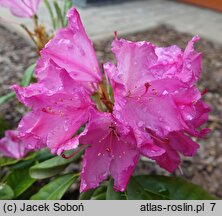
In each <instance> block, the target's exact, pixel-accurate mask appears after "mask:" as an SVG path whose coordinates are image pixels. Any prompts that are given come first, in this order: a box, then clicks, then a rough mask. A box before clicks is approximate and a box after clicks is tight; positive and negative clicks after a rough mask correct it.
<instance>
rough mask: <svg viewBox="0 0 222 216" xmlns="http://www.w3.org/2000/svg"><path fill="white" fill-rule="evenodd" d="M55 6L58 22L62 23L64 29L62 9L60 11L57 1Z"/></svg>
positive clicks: (54, 2)
mask: <svg viewBox="0 0 222 216" xmlns="http://www.w3.org/2000/svg"><path fill="white" fill-rule="evenodd" d="M53 4H54V7H55V10H56V14H57V18H58V21H59V22H60V23H61V27H63V16H62V12H61V9H60V7H59V5H58V3H57V1H55V0H54V1H53Z"/></svg>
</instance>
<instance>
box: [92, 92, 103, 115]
mask: <svg viewBox="0 0 222 216" xmlns="http://www.w3.org/2000/svg"><path fill="white" fill-rule="evenodd" d="M94 96H95V100H96V104H97V105H98V108H99V111H101V112H103V111H104V110H103V105H102V103H101V100H100V96H99V94H98V93H95V94H94Z"/></svg>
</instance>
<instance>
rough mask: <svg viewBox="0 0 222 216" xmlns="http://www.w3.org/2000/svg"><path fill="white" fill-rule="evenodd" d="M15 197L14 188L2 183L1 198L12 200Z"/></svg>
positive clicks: (0, 186)
mask: <svg viewBox="0 0 222 216" xmlns="http://www.w3.org/2000/svg"><path fill="white" fill-rule="evenodd" d="M13 197H14V192H13V190H12V189H11V188H10V187H9V186H8V185H6V184H0V200H10V199H13Z"/></svg>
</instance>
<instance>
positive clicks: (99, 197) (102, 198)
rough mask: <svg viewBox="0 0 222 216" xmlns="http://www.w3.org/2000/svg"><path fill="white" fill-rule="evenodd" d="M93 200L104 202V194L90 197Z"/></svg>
mask: <svg viewBox="0 0 222 216" xmlns="http://www.w3.org/2000/svg"><path fill="white" fill-rule="evenodd" d="M92 199H93V200H106V192H103V193H101V194H98V195H96V196H93V197H92Z"/></svg>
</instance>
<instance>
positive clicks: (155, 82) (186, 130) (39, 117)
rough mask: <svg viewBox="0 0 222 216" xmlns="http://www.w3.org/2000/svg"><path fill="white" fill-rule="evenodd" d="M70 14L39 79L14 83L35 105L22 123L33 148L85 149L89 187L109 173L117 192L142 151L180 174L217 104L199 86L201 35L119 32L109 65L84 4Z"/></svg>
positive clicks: (46, 52) (84, 183)
mask: <svg viewBox="0 0 222 216" xmlns="http://www.w3.org/2000/svg"><path fill="white" fill-rule="evenodd" d="M67 17H68V20H69V24H68V26H67V27H66V28H64V29H61V30H59V31H58V32H57V34H56V35H55V37H54V38H53V39H51V40H50V41H49V42H48V44H47V45H46V46H45V48H44V49H43V50H42V51H41V57H40V59H39V61H38V64H37V67H36V70H35V75H36V77H37V82H36V83H34V84H31V85H29V86H28V87H20V86H18V85H14V86H13V89H14V90H15V92H16V94H17V97H18V99H19V100H20V102H22V103H23V104H24V105H25V106H27V107H29V108H30V109H31V111H30V112H29V113H28V114H27V115H26V116H25V117H24V118H23V119H22V120H21V122H20V124H19V127H18V131H19V137H20V139H21V140H22V142H23V143H24V145H25V147H26V148H29V149H39V148H43V147H48V148H50V149H51V151H52V153H57V154H59V155H60V154H63V152H64V151H65V150H71V149H73V150H77V149H79V148H80V149H81V148H85V149H86V150H85V154H84V157H83V162H82V173H81V187H80V190H81V192H83V191H86V190H88V189H91V188H95V187H97V186H98V185H99V184H100V183H101V182H102V181H104V180H105V179H107V178H108V176H109V175H111V176H112V177H113V178H114V188H115V190H117V191H124V190H125V188H126V186H127V183H128V181H129V178H130V176H131V175H132V173H133V171H134V168H135V166H136V164H137V161H138V160H139V158H140V156H141V155H143V156H146V157H148V158H150V159H152V160H155V161H156V162H157V164H159V165H160V166H161V167H163V168H165V169H166V170H168V171H169V172H173V171H174V170H175V169H176V168H177V167H178V165H179V164H180V161H181V160H180V154H183V155H185V156H192V155H194V154H195V153H196V151H197V149H198V147H199V145H198V144H197V143H196V142H194V141H193V140H192V139H191V138H190V137H191V136H195V137H203V136H204V135H205V134H206V133H207V132H208V129H206V128H204V129H203V128H202V129H200V126H202V125H203V123H205V122H206V121H207V119H208V112H209V111H210V109H209V107H208V106H207V105H206V104H205V103H204V102H203V101H202V100H201V93H200V92H199V90H198V89H197V87H196V85H195V83H196V81H198V79H199V77H200V73H201V54H200V53H198V52H196V51H195V50H194V43H195V42H196V41H198V40H199V37H198V36H195V37H194V38H193V39H192V40H191V41H190V42H189V43H188V45H187V47H186V49H185V50H184V51H183V50H181V49H180V48H179V47H178V46H170V47H157V46H155V45H153V44H151V43H150V42H131V41H127V40H124V39H118V38H115V40H114V41H113V43H112V52H113V53H114V54H115V57H116V60H117V65H115V64H113V63H111V62H108V63H106V64H104V65H103V70H102V69H101V68H100V67H99V63H98V61H97V58H96V54H95V51H94V48H93V45H92V42H91V41H90V40H89V38H88V36H87V35H86V32H85V30H84V27H83V25H82V23H81V20H80V17H79V14H78V12H77V11H76V9H74V8H72V9H71V10H70V11H69V12H68V15H67ZM102 71H104V73H103V72H102ZM82 127H83V128H84V130H83V132H81V133H77V132H78V131H79V129H80V128H82ZM64 157H67V156H64Z"/></svg>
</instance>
